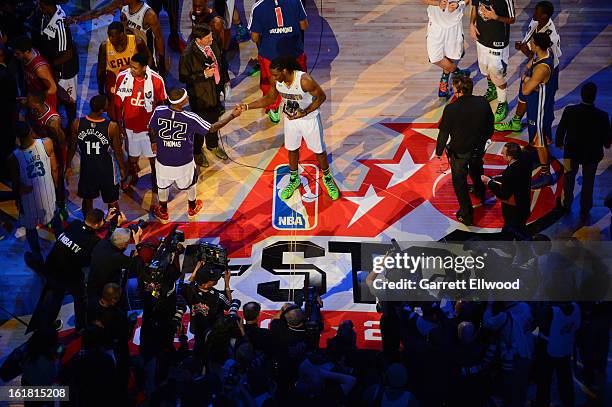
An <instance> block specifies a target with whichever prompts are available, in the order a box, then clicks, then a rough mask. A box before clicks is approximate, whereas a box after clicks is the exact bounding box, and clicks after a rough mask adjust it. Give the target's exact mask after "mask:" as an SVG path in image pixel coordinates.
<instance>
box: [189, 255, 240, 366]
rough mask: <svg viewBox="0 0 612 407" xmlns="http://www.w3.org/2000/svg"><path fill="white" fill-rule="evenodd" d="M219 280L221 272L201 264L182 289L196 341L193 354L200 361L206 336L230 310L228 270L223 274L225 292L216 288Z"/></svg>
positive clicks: (199, 262) (230, 296) (191, 329)
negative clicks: (226, 311)
mask: <svg viewBox="0 0 612 407" xmlns="http://www.w3.org/2000/svg"><path fill="white" fill-rule="evenodd" d="M219 279H220V273H219V271H218V269H215V268H213V267H210V266H208V265H206V264H205V263H204V262H203V261H202V260H200V261H198V263H197V264H196V267H195V269H194V271H193V273H192V274H191V276H189V279H188V282H189V284H184V285H183V286H182V287H181V292H182V294H183V297H185V301H186V302H187V305H189V309H190V310H191V317H190V331H191V333H192V334H193V335H194V337H195V338H194V341H195V343H194V348H193V351H194V354H195V355H196V356H198V357H201V356H202V355H203V351H204V349H203V347H204V343H205V340H206V333H207V332H208V331H209V330H210V329H211V328H212V327H213V325H214V324H215V322H217V321H218V320H219V319H220V318H222V317H223V311H224V310H227V309H229V307H230V303H231V300H232V292H231V289H230V272H229V270H227V269H226V270H225V273H224V274H223V281H224V283H225V290H224V291H225V292H221V291H219V290H217V289H215V288H213V287H214V286H215V285H216V284H217V281H219Z"/></svg>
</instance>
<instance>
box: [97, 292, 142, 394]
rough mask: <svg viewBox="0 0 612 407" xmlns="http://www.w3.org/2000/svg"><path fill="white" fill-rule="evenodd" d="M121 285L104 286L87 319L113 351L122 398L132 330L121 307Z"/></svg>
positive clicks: (127, 370) (126, 375)
mask: <svg viewBox="0 0 612 407" xmlns="http://www.w3.org/2000/svg"><path fill="white" fill-rule="evenodd" d="M120 299H121V287H119V285H117V284H114V283H108V284H106V285H105V286H104V290H103V291H102V296H101V298H100V299H99V300H98V301H96V302H95V303H92V302H90V306H89V309H88V311H87V319H88V322H89V324H90V326H91V325H93V326H95V327H97V328H99V330H97V335H99V336H100V339H101V341H102V346H103V347H104V348H105V349H107V350H108V351H111V352H113V354H114V356H115V360H116V367H117V386H118V387H119V388H120V389H121V395H122V398H127V385H128V376H129V356H130V355H129V349H128V340H129V339H130V337H131V336H132V335H131V330H132V329H133V328H134V326H133V325H130V324H129V322H128V319H127V317H126V315H125V311H123V310H121V308H120V307H119V301H120Z"/></svg>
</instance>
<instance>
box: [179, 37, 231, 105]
mask: <svg viewBox="0 0 612 407" xmlns="http://www.w3.org/2000/svg"><path fill="white" fill-rule="evenodd" d="M211 48H212V50H213V53H214V54H215V58H217V63H218V65H219V70H220V71H222V66H221V65H222V63H223V62H222V60H221V50H220V49H219V46H218V45H217V43H216V42H215V41H213V43H212V45H211ZM212 63H213V61H212V59H211V58H209V57H207V56H206V55H204V53H202V51H200V49H199V48H198V46H197V45H196V44H195V42H194V41H193V40H192V41H191V43H189V45H188V46H187V48H185V52H183V55H181V57H180V59H179V80H180V81H181V82H183V83H184V84H185V85H186V87H187V93H188V94H189V104H190V105H191V110H192V111H193V112H196V113H197V112H198V111H200V110H202V109H212V108H216V107H218V106H219V94H218V92H217V85H216V84H215V78H214V77H211V78H206V77H205V76H204V69H205V68H206V64H212ZM221 83H223V81H221Z"/></svg>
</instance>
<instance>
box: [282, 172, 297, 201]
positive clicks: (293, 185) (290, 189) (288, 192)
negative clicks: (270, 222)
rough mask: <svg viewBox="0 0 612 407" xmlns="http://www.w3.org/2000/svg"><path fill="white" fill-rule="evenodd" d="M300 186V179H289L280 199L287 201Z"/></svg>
mask: <svg viewBox="0 0 612 407" xmlns="http://www.w3.org/2000/svg"><path fill="white" fill-rule="evenodd" d="M300 185H302V181H300V177H299V176H298V177H291V178H289V184H287V186H286V187H285V189H283V190H282V191H281V198H282V199H283V200H285V201H286V200H287V199H289V198H291V196H292V195H293V193H294V192H295V191H296V189H298V188H299V187H300Z"/></svg>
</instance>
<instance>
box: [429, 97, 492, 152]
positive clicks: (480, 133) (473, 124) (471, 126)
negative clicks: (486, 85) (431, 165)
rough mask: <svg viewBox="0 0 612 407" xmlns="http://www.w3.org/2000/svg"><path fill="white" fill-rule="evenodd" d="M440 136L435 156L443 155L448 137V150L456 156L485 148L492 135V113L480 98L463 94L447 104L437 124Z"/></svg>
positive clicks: (487, 104) (482, 98)
mask: <svg viewBox="0 0 612 407" xmlns="http://www.w3.org/2000/svg"><path fill="white" fill-rule="evenodd" d="M438 128H439V129H440V133H439V134H438V142H437V145H436V155H438V156H440V155H442V153H443V152H444V147H445V146H446V141H447V140H448V137H449V135H450V138H451V141H450V144H449V145H448V149H449V150H450V151H451V152H452V153H455V154H466V153H469V152H472V151H473V150H475V149H477V148H480V147H484V145H485V143H486V141H487V140H488V139H489V138H491V136H492V135H493V112H492V111H491V106H489V103H488V102H487V101H486V99H485V98H484V97H482V96H473V95H464V96H461V97H460V98H459V99H457V100H456V101H455V102H454V103H451V104H449V105H447V106H446V107H445V108H444V112H443V113H442V119H441V120H440V124H439V125H438Z"/></svg>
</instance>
